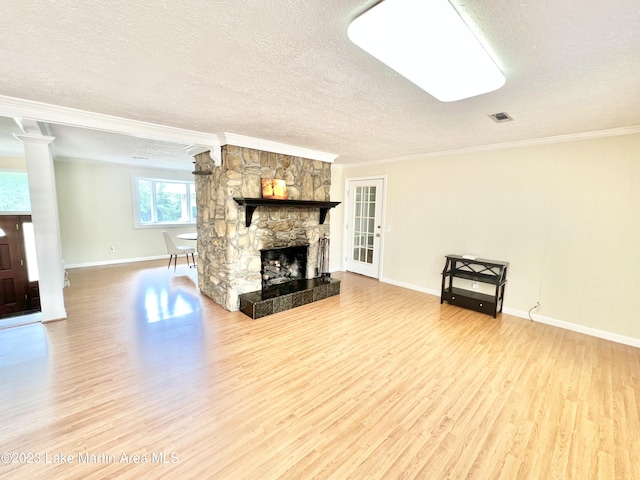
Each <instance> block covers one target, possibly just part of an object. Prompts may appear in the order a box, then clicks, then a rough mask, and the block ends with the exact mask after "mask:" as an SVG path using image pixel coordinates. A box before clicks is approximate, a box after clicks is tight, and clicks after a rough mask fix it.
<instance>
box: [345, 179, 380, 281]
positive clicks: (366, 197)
mask: <svg viewBox="0 0 640 480" xmlns="http://www.w3.org/2000/svg"><path fill="white" fill-rule="evenodd" d="M383 192H384V179H383V178H372V179H361V180H348V181H347V197H348V202H349V204H348V215H347V224H346V233H345V237H344V238H345V239H348V241H347V242H345V243H346V245H347V252H346V269H347V270H348V271H350V272H354V273H359V274H361V275H366V276H368V277H374V278H379V277H380V247H381V239H382V237H381V235H382V230H383V229H382V211H383V208H382V207H383V200H384V195H383Z"/></svg>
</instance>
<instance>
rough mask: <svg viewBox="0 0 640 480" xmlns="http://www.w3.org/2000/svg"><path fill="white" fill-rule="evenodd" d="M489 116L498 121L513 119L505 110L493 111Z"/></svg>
mask: <svg viewBox="0 0 640 480" xmlns="http://www.w3.org/2000/svg"><path fill="white" fill-rule="evenodd" d="M489 117H491V120H493V121H494V122H496V123H502V122H510V121H511V120H513V118H511V116H510V115H509V114H508V113H505V112H500V113H492V114H491V115H489Z"/></svg>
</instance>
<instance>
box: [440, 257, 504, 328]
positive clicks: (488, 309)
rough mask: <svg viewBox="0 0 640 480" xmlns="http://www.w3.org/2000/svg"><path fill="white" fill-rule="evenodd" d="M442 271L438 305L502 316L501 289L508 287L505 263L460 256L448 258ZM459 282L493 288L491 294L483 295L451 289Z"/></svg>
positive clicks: (477, 292)
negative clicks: (444, 303)
mask: <svg viewBox="0 0 640 480" xmlns="http://www.w3.org/2000/svg"><path fill="white" fill-rule="evenodd" d="M446 258H447V261H446V263H445V265H444V270H443V271H442V290H441V293H440V303H443V302H445V301H446V302H447V303H449V304H451V305H457V306H459V307H463V308H468V309H470V310H475V311H477V312H481V313H486V314H489V315H493V318H496V316H497V315H498V312H502V302H503V299H504V289H505V285H506V283H507V270H508V268H509V263H508V262H500V261H497V260H484V259H481V258H475V259H472V258H465V257H463V256H461V255H447V256H446ZM456 278H459V279H463V280H468V281H471V282H478V283H483V284H488V285H491V286H492V290H493V293H492V294H488V293H483V292H480V291H477V290H473V289H472V288H467V287H465V286H455V287H454V286H453V283H454V279H456Z"/></svg>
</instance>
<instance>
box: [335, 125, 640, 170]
mask: <svg viewBox="0 0 640 480" xmlns="http://www.w3.org/2000/svg"><path fill="white" fill-rule="evenodd" d="M638 133H640V125H631V126H629V127H619V128H610V129H607V130H596V131H592V132H582V133H570V134H566V135H555V136H552V137H542V138H533V139H530V140H518V141H514V142H504V143H492V144H488V145H478V146H475V147H465V148H455V149H451V150H441V151H438V152H427V153H416V154H414V155H404V156H402V157H390V158H381V159H379V160H371V161H369V162H355V163H345V164H342V165H343V166H344V167H366V166H370V165H381V164H384V163H395V162H404V161H409V160H419V159H422V158H432V157H444V156H446V155H461V154H465V153H476V152H487V151H491V150H506V149H509V148H522V147H533V146H538V145H550V144H553V143H564V142H576V141H580V140H591V139H594V138H606V137H619V136H623V135H635V134H638Z"/></svg>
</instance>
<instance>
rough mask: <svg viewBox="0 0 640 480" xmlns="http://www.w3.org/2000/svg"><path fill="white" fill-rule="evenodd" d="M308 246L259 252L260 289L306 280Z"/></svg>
mask: <svg viewBox="0 0 640 480" xmlns="http://www.w3.org/2000/svg"><path fill="white" fill-rule="evenodd" d="M308 249H309V245H297V246H295V247H283V248H273V249H270V250H261V251H260V257H261V259H262V287H263V288H264V287H269V286H271V285H279V284H281V283H285V282H290V281H292V280H300V279H304V278H306V273H307V250H308Z"/></svg>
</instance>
